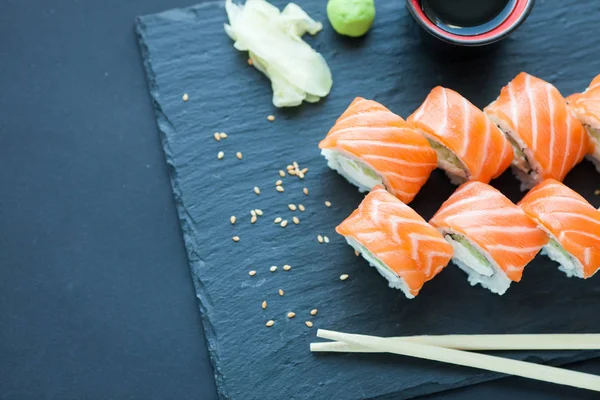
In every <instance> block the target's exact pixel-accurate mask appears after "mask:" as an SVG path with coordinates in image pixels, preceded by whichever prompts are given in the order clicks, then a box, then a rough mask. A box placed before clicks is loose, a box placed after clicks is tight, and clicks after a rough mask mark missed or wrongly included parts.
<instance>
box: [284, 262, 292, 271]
mask: <svg viewBox="0 0 600 400" xmlns="http://www.w3.org/2000/svg"><path fill="white" fill-rule="evenodd" d="M290 269H292V266H291V265H287V264H286V265H284V266H283V270H284V271H289V270H290Z"/></svg>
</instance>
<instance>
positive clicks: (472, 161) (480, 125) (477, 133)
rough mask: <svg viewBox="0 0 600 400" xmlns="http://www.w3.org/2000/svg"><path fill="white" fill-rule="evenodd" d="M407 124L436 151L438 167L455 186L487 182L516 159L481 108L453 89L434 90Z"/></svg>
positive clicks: (507, 143)
mask: <svg viewBox="0 0 600 400" xmlns="http://www.w3.org/2000/svg"><path fill="white" fill-rule="evenodd" d="M407 121H408V122H409V123H410V124H412V125H413V126H415V127H416V128H418V129H419V130H420V131H421V133H423V135H424V136H425V137H426V138H427V140H429V143H430V144H431V145H432V146H433V148H434V149H435V150H436V151H437V158H438V165H439V167H440V168H442V169H443V170H444V171H445V172H446V174H447V175H448V177H449V178H450V180H451V181H452V183H454V184H461V183H464V182H466V181H471V180H473V181H480V182H484V183H488V182H489V181H491V180H492V179H494V178H497V177H498V176H500V175H501V174H502V173H503V172H504V171H505V170H506V169H507V168H508V167H509V166H510V163H511V161H512V159H513V151H512V147H511V145H510V142H509V141H508V140H507V139H506V137H505V136H504V134H503V133H502V131H500V129H498V127H497V126H496V125H494V124H493V123H492V122H491V121H490V120H489V119H488V118H487V117H486V116H485V114H484V113H483V111H481V110H480V109H479V108H477V107H475V106H474V105H473V104H471V103H470V102H469V101H468V100H467V99H465V98H464V97H462V96H461V95H460V94H458V93H456V92H455V91H453V90H450V89H446V88H443V87H441V86H438V87H436V88H434V89H433V90H432V91H431V92H430V93H429V95H428V96H427V98H426V99H425V101H424V102H423V104H422V105H421V107H419V108H418V109H417V110H416V111H415V112H414V113H413V114H412V115H411V116H410V117H408V119H407Z"/></svg>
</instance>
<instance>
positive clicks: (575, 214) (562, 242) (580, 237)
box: [519, 179, 600, 278]
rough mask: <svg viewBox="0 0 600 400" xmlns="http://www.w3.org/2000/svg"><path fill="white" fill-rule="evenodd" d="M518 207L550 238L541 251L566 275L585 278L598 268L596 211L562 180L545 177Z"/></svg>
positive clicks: (599, 215)
mask: <svg viewBox="0 0 600 400" xmlns="http://www.w3.org/2000/svg"><path fill="white" fill-rule="evenodd" d="M519 206H520V207H521V208H522V209H523V210H524V211H525V212H526V213H527V214H528V215H529V216H530V217H531V218H533V219H534V220H535V221H536V222H537V223H538V224H539V225H540V227H541V228H542V229H544V230H545V231H546V232H547V233H548V235H549V236H550V238H551V240H550V243H549V244H548V245H547V246H546V247H545V248H544V253H546V255H548V256H549V257H550V258H551V259H553V260H554V261H557V262H558V263H560V264H561V265H560V267H559V269H560V270H562V271H564V272H565V273H566V274H567V275H568V276H577V277H579V278H589V277H590V276H592V275H594V274H595V273H596V271H598V269H599V268H600V211H598V210H596V209H595V208H594V207H593V206H592V205H591V204H590V203H588V202H587V201H586V200H585V199H584V198H583V197H581V196H580V195H579V194H578V193H576V192H575V191H573V190H571V189H570V188H568V187H567V186H565V185H563V184H562V183H560V182H558V181H556V180H554V179H547V180H545V181H543V182H541V183H540V184H538V185H537V186H536V187H534V188H533V189H532V190H531V191H530V192H529V193H527V195H526V196H525V197H524V198H523V199H522V200H521V201H520V202H519Z"/></svg>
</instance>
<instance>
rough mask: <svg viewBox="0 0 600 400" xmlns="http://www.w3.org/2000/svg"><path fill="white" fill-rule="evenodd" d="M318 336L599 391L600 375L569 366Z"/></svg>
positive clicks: (338, 335) (346, 335)
mask: <svg viewBox="0 0 600 400" xmlns="http://www.w3.org/2000/svg"><path fill="white" fill-rule="evenodd" d="M317 336H318V337H320V338H324V339H330V340H337V341H341V342H345V343H348V344H351V345H355V346H360V347H369V348H371V349H374V350H378V351H380V352H386V353H393V354H400V355H404V356H409V357H416V358H422V359H426V360H432V361H439V362H445V363H449V364H455V365H462V366H465V367H471V368H479V369H484V370H487V371H494V372H499V373H502V374H507V375H515V376H520V377H523V378H529V379H535V380H539V381H544V382H550V383H556V384H560V385H566V386H572V387H576V388H580V389H587V390H593V391H597V392H600V376H597V375H591V374H586V373H583V372H576V371H570V370H567V369H562V368H556V367H549V366H546V365H539V364H533V363H529V362H525V361H518V360H511V359H509V358H502V357H495V356H489V355H486V354H479V353H471V352H468V351H463V350H455V349H447V348H444V347H436V346H430V345H426V344H421V343H413V342H406V341H400V340H398V341H388V340H387V339H385V338H380V337H376V336H366V335H355V334H349V333H342V332H334V331H328V330H325V329H319V330H318V331H317Z"/></svg>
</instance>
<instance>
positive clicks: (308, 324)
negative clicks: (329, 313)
mask: <svg viewBox="0 0 600 400" xmlns="http://www.w3.org/2000/svg"><path fill="white" fill-rule="evenodd" d="M305 324H306V326H308V327H309V328H312V327H313V323H312V322H310V321H306V322H305Z"/></svg>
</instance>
